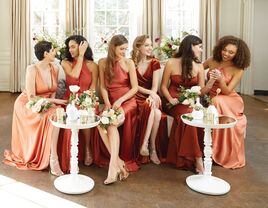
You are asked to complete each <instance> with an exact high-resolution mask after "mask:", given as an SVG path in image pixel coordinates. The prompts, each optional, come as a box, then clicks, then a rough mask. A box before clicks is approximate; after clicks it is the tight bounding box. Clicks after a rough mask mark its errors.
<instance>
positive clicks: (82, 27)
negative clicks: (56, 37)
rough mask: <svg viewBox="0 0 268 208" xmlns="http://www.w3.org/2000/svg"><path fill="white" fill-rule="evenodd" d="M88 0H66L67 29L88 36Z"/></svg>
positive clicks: (68, 31)
mask: <svg viewBox="0 0 268 208" xmlns="http://www.w3.org/2000/svg"><path fill="white" fill-rule="evenodd" d="M87 3H88V1H87V0H66V11H67V12H66V31H67V33H70V34H76V35H83V36H84V37H87V27H88V23H87V6H88V5H87Z"/></svg>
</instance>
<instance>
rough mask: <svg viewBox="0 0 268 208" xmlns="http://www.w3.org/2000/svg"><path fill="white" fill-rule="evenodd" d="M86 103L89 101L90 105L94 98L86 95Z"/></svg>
mask: <svg viewBox="0 0 268 208" xmlns="http://www.w3.org/2000/svg"><path fill="white" fill-rule="evenodd" d="M85 103H87V104H88V105H91V104H92V99H91V98H90V97H86V99H85Z"/></svg>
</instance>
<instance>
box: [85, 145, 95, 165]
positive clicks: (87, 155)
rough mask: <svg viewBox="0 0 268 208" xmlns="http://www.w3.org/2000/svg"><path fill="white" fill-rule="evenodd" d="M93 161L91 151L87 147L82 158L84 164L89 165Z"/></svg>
mask: <svg viewBox="0 0 268 208" xmlns="http://www.w3.org/2000/svg"><path fill="white" fill-rule="evenodd" d="M92 163H93V158H92V154H91V151H90V150H89V149H86V150H85V158H84V165H86V166H90V165H92Z"/></svg>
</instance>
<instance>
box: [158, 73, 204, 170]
mask: <svg viewBox="0 0 268 208" xmlns="http://www.w3.org/2000/svg"><path fill="white" fill-rule="evenodd" d="M180 85H181V86H184V87H185V88H191V87H192V86H195V85H198V77H197V76H196V77H193V78H192V79H191V80H190V81H183V80H182V77H181V75H171V77H170V85H169V88H168V91H169V93H170V95H171V96H172V97H173V98H177V97H178V93H179V92H178V88H179V86H180ZM166 104H167V101H166V100H165V99H164V100H163V107H164V110H165V112H166V113H168V114H169V115H171V116H172V117H173V118H174V121H173V123H172V127H171V132H170V138H169V144H168V153H167V160H166V162H167V163H171V164H173V165H175V166H176V167H177V168H180V169H186V170H192V171H194V163H195V158H196V157H202V156H203V154H202V148H203V135H204V134H203V129H200V128H196V127H193V126H189V125H186V124H185V123H183V121H182V120H181V115H182V114H184V113H190V112H192V108H190V107H189V106H188V105H183V104H178V105H175V106H173V107H171V108H168V107H167V105H166Z"/></svg>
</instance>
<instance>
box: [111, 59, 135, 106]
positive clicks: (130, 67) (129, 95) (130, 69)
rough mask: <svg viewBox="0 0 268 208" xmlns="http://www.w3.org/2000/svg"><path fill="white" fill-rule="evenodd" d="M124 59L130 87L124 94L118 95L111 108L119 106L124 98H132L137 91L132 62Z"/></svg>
mask: <svg viewBox="0 0 268 208" xmlns="http://www.w3.org/2000/svg"><path fill="white" fill-rule="evenodd" d="M124 61H125V64H126V66H127V68H128V74H129V78H130V84H131V89H130V90H129V91H128V92H127V93H126V94H124V95H123V96H122V97H120V98H119V99H118V100H116V101H115V102H114V104H113V108H115V109H117V108H119V107H120V106H121V104H122V103H123V102H125V101H126V100H128V99H130V98H132V97H133V96H134V95H135V94H136V92H137V91H138V80H137V74H136V69H135V65H134V62H133V61H132V60H130V59H124Z"/></svg>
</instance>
